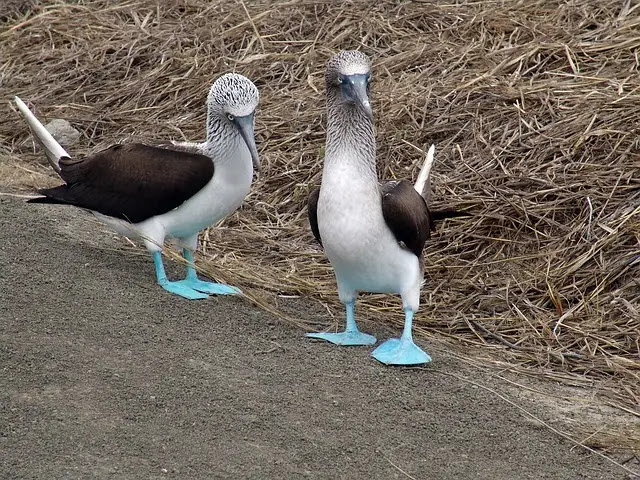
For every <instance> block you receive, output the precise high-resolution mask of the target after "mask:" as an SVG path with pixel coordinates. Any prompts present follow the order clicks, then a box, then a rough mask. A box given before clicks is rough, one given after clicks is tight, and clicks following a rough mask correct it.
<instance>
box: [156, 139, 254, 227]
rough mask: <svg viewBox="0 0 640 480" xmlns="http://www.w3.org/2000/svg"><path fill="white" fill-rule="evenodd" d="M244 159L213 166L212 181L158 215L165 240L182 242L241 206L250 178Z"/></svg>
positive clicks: (232, 159) (233, 159) (248, 187)
mask: <svg viewBox="0 0 640 480" xmlns="http://www.w3.org/2000/svg"><path fill="white" fill-rule="evenodd" d="M242 153H244V152H242ZM245 157H247V158H244V157H243V158H231V159H229V160H227V161H226V162H225V164H223V165H216V168H215V172H214V174H213V178H212V179H211V180H210V181H209V183H207V185H205V186H204V187H203V188H202V190H200V191H199V192H198V193H196V194H195V195H194V196H193V197H191V198H190V199H188V200H187V201H185V202H184V203H183V204H182V205H180V206H179V207H178V208H176V209H175V210H172V211H171V212H168V213H166V214H165V215H162V218H161V219H160V221H161V222H162V223H163V224H164V225H165V228H166V231H167V234H168V235H169V236H173V237H180V238H182V237H186V236H189V235H192V234H194V233H197V232H198V231H200V230H202V229H204V228H206V227H209V226H211V225H213V224H215V223H217V222H218V221H220V220H221V219H223V218H224V217H226V216H227V215H229V214H230V213H232V212H233V211H235V210H236V209H237V208H238V207H239V206H240V205H241V204H242V202H243V200H244V198H245V197H246V196H247V194H248V193H249V190H250V188H251V181H252V177H253V169H252V167H251V158H250V157H249V155H248V151H247V154H246V155H245Z"/></svg>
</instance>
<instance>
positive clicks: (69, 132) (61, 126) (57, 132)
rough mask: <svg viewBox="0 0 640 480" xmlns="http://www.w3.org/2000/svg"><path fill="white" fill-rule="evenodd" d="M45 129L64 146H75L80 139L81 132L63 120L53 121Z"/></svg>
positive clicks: (56, 119)
mask: <svg viewBox="0 0 640 480" xmlns="http://www.w3.org/2000/svg"><path fill="white" fill-rule="evenodd" d="M45 128H46V129H47V130H48V131H49V133H50V134H51V135H53V138H55V139H56V140H57V141H58V142H59V143H60V144H61V145H63V146H68V145H73V144H74V143H76V142H77V141H78V139H79V138H80V132H79V131H78V130H76V129H75V128H73V127H72V126H71V124H70V123H69V122H67V121H66V120H63V119H61V118H55V119H53V120H51V121H50V122H49V123H47V124H46V125H45Z"/></svg>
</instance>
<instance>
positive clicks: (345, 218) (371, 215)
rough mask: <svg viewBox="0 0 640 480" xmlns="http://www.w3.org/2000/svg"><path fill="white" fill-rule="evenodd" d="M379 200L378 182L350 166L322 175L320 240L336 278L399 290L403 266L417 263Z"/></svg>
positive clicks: (356, 285)
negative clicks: (393, 229)
mask: <svg viewBox="0 0 640 480" xmlns="http://www.w3.org/2000/svg"><path fill="white" fill-rule="evenodd" d="M326 172H327V171H326V170H325V173H326ZM381 201H382V200H381V196H380V191H379V189H378V183H377V181H376V182H375V183H374V182H372V181H369V179H365V180H364V181H363V180H362V175H359V176H358V175H355V174H354V172H351V171H349V168H348V166H345V167H338V168H336V169H335V171H334V172H331V171H329V173H328V174H325V175H323V179H322V187H321V190H320V196H319V198H318V212H317V213H318V229H319V230H320V236H321V238H322V245H323V247H324V250H325V253H326V254H327V257H328V258H329V261H330V262H331V264H332V266H333V268H334V269H335V271H336V275H337V277H338V280H339V281H345V282H348V283H349V284H350V285H351V286H352V287H353V288H355V289H358V290H363V291H374V292H393V291H399V289H400V288H401V286H400V285H401V284H402V283H403V279H402V271H403V270H405V271H406V270H407V269H409V268H413V263H417V259H416V258H415V255H413V254H412V253H410V252H408V251H406V250H405V249H404V248H402V247H401V246H400V245H399V244H398V242H397V240H396V239H395V237H394V235H393V233H391V231H390V230H389V228H388V227H387V225H386V222H385V220H384V217H383V215H382V204H381ZM411 257H413V258H411Z"/></svg>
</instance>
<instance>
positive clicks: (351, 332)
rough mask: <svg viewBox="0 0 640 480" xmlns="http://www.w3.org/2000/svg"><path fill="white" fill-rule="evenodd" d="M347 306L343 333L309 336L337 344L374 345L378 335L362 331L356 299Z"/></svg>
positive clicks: (312, 334) (310, 334) (313, 334)
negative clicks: (358, 324)
mask: <svg viewBox="0 0 640 480" xmlns="http://www.w3.org/2000/svg"><path fill="white" fill-rule="evenodd" d="M346 307H347V327H346V328H345V330H344V332H341V333H307V337H310V338H319V339H321V340H326V341H327V342H331V343H335V344H336V345H373V344H374V343H376V342H377V340H376V337H374V336H373V335H368V334H366V333H362V332H361V331H360V330H358V326H357V325H356V318H355V310H356V300H355V298H354V299H353V300H350V301H349V302H347V303H346Z"/></svg>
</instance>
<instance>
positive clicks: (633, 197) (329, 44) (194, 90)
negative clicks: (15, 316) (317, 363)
mask: <svg viewBox="0 0 640 480" xmlns="http://www.w3.org/2000/svg"><path fill="white" fill-rule="evenodd" d="M11 3H13V4H15V5H14V9H13V10H12V12H13V13H10V14H8V16H7V17H5V18H4V19H0V20H1V21H2V22H3V23H2V24H0V42H1V50H0V52H1V57H0V81H1V82H2V83H1V84H0V86H1V88H2V91H1V95H2V101H3V105H2V109H3V113H2V115H1V118H0V141H1V147H0V148H1V149H2V150H4V152H2V151H0V153H4V154H6V155H11V156H12V158H14V159H15V161H19V162H21V163H22V164H23V165H25V159H26V158H36V156H32V155H31V152H32V149H31V142H30V140H29V132H28V131H27V129H26V127H25V126H24V124H23V123H22V121H21V120H20V119H19V116H18V115H17V113H15V112H14V111H11V110H10V107H9V99H10V98H11V96H12V95H14V94H18V95H20V96H21V97H22V98H23V99H24V100H27V101H28V102H29V103H31V104H32V105H34V106H35V109H36V112H37V114H38V115H39V116H40V117H41V118H44V119H51V118H56V117H59V118H66V119H68V120H70V121H71V122H72V123H73V124H75V125H76V126H77V127H78V128H79V129H80V130H82V132H83V134H84V136H83V138H81V141H80V144H79V145H76V146H74V147H73V150H74V152H77V153H78V154H83V153H87V152H88V151H90V150H95V149H98V148H100V147H104V146H106V145H108V144H110V143H112V142H114V141H119V140H122V139H123V138H130V137H137V138H148V139H165V138H167V137H170V138H173V139H199V138H202V136H203V134H204V118H205V108H204V100H205V97H206V92H207V89H208V86H209V85H210V83H211V82H212V81H213V79H214V78H215V77H216V76H217V75H219V74H220V73H222V72H226V71H230V70H234V71H238V72H240V73H243V74H245V75H247V76H248V77H250V78H252V79H253V80H254V81H255V83H256V85H258V87H259V88H260V91H261V96H262V100H261V109H260V113H259V118H258V122H257V133H258V142H259V148H260V151H261V155H262V159H263V164H264V166H265V169H264V175H263V177H262V180H261V181H260V182H259V183H257V184H256V186H255V188H254V189H253V192H252V194H251V195H250V197H249V199H248V201H247V202H246V204H245V206H244V207H243V209H242V210H241V211H239V212H237V213H236V214H234V215H233V216H231V217H230V218H228V219H227V220H225V221H224V222H223V224H222V225H221V226H220V228H215V229H211V230H209V231H208V232H207V233H206V234H205V236H204V237H203V244H204V252H205V256H206V260H207V261H206V262H203V264H204V269H205V270H207V271H210V272H214V273H217V274H218V276H219V277H222V278H224V279H227V280H229V281H232V282H233V283H235V284H239V285H240V286H242V287H243V288H245V289H249V290H251V289H255V290H257V291H259V290H264V291H267V292H269V294H268V295H263V298H267V300H262V301H261V302H262V303H263V304H266V303H269V302H272V300H268V299H269V298H273V295H272V294H273V293H278V294H292V295H305V296H313V297H315V298H317V299H319V300H320V301H322V302H324V303H325V304H326V305H327V306H328V307H329V309H330V311H331V312H332V313H334V314H335V316H336V318H337V319H340V318H341V317H342V310H341V307H340V306H339V305H338V304H337V295H336V292H335V282H334V279H333V274H332V271H331V269H330V266H329V265H328V263H327V261H326V260H325V257H324V256H323V254H322V252H321V251H320V249H319V248H318V247H317V246H316V244H315V243H314V241H313V240H312V237H311V235H310V232H309V229H308V226H307V221H306V210H305V209H306V206H305V205H306V198H307V194H308V192H309V190H310V189H311V188H313V187H314V186H316V185H318V183H319V181H320V175H321V166H322V152H323V150H322V148H323V141H324V110H323V107H324V100H323V90H324V86H323V68H324V63H325V61H326V59H327V58H328V57H329V56H330V55H331V54H333V53H335V52H336V51H337V50H339V49H343V48H360V49H363V50H364V51H366V52H367V53H369V54H371V55H372V57H373V58H374V61H375V65H374V75H375V83H374V87H373V105H374V109H375V114H376V125H377V128H378V132H377V138H378V145H379V171H380V172H381V175H383V176H384V177H387V178H389V177H396V176H397V177H404V178H408V177H412V176H415V175H416V174H417V164H418V163H419V162H421V161H422V158H423V156H422V154H421V153H420V152H419V150H418V149H424V148H425V147H426V146H428V145H429V144H430V143H435V144H436V147H437V153H436V166H435V172H434V180H433V182H432V183H433V185H434V196H433V198H434V201H435V206H436V207H439V206H454V207H457V208H461V209H464V210H468V211H469V212H471V213H472V214H473V215H472V216H471V217H468V218H459V219H455V220H450V221H448V222H447V223H445V224H442V225H440V227H439V231H438V232H437V234H436V235H435V237H434V238H433V239H432V241H431V242H430V243H429V244H428V246H427V249H426V252H425V261H424V263H425V266H426V272H427V275H428V279H429V281H428V284H427V286H426V287H425V288H424V290H423V308H422V310H421V312H420V313H419V315H418V316H417V325H418V331H419V332H420V333H422V334H425V335H430V336H431V337H432V338H440V339H442V338H446V339H450V340H454V341H457V342H461V343H463V344H466V345H469V346H480V347H482V348H483V349H485V350H487V349H492V350H494V351H500V354H501V356H502V358H503V359H504V358H507V359H508V360H509V361H510V362H511V364H513V365H517V366H519V368H522V369H528V370H529V371H530V372H538V373H539V372H546V373H547V374H548V375H551V376H553V377H554V378H558V379H564V380H566V379H571V380H572V381H573V382H574V383H583V384H584V383H590V384H596V383H597V385H598V388H599V394H600V395H602V396H604V398H605V399H606V401H607V402H609V403H611V404H614V405H619V406H620V407H625V408H627V410H628V411H635V412H638V405H639V404H640V387H639V386H640V339H639V336H640V333H639V332H640V301H639V299H640V275H639V274H638V272H639V271H640V268H639V266H640V215H639V214H640V153H639V152H640V148H639V140H638V139H639V135H638V134H639V133H640V132H639V130H638V125H639V123H640V76H639V65H640V34H639V33H638V32H640V6H639V5H637V4H635V5H632V4H631V2H629V1H627V2H624V1H622V2H621V1H619V0H617V1H611V0H590V1H583V0H570V1H562V2H560V1H547V0H544V1H543V0H540V1H533V0H525V1H522V2H514V1H483V2H462V1H460V2H457V1H455V0H454V1H452V2H451V3H448V4H445V3H444V2H435V1H433V2H430V1H414V2H411V1H403V2H393V1H378V2H370V1H368V0H355V1H352V2H331V1H326V2H318V1H313V2H312V1H305V0H292V1H285V2H271V1H266V0H261V1H251V2H250V1H246V2H244V3H242V0H237V1H235V2H232V1H213V2H202V1H192V0H182V1H178V0H173V1H168V2H146V1H138V0H131V1H127V2H108V1H92V2H82V1H80V2H73V3H72V2H63V1H58V2H53V3H51V2H47V3H48V6H45V5H44V4H40V3H39V2H11ZM21 4H22V5H21ZM159 4H161V5H162V6H158V5H159ZM416 147H417V148H416ZM39 162H40V163H39V164H31V165H29V166H28V168H30V169H33V170H36V171H37V172H45V171H46V170H45V167H44V166H43V165H44V164H43V162H42V160H39ZM37 172H36V173H37ZM47 175H49V173H47ZM29 176H30V179H31V183H32V184H33V183H39V182H43V181H44V180H43V179H42V178H41V177H39V176H38V175H37V174H34V173H29ZM362 303H363V304H364V305H366V308H361V309H360V311H361V312H362V313H363V314H366V315H368V316H375V318H377V319H379V320H380V321H393V322H396V323H398V324H399V322H401V320H402V318H401V314H400V308H399V307H400V303H399V300H398V299H397V298H394V297H389V296H379V295H371V296H363V301H362ZM269 304H270V303H269ZM297 320H298V322H299V324H301V325H303V326H308V327H310V328H312V327H318V325H313V319H297ZM336 321H338V320H336ZM494 353H495V352H494Z"/></svg>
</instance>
